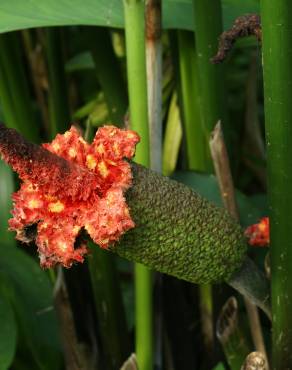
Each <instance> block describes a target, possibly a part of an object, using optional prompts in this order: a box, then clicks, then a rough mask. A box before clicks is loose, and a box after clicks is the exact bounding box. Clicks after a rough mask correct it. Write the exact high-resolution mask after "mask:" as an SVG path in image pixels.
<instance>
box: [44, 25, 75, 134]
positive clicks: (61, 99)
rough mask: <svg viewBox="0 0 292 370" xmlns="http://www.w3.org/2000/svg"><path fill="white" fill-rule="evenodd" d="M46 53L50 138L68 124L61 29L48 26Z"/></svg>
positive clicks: (64, 128) (64, 129)
mask: <svg viewBox="0 0 292 370" xmlns="http://www.w3.org/2000/svg"><path fill="white" fill-rule="evenodd" d="M45 32H46V55H47V62H48V75H49V76H48V77H49V111H50V131H51V132H50V134H51V138H53V137H55V136H56V135H57V133H59V132H64V131H66V129H67V128H68V127H69V124H70V112H69V103H68V95H67V91H68V89H67V81H66V75H65V69H64V58H63V50H62V42H61V29H59V28H48V29H46V30H45Z"/></svg>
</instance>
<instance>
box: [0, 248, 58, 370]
mask: <svg viewBox="0 0 292 370" xmlns="http://www.w3.org/2000/svg"><path fill="white" fill-rule="evenodd" d="M1 248H2V250H5V253H2V254H1V259H0V285H1V287H2V291H4V292H5V293H6V295H7V297H9V298H10V299H11V303H12V306H13V308H14V310H15V313H16V318H17V321H18V325H19V330H20V332H21V335H22V336H23V337H24V339H25V344H26V346H27V347H28V348H29V349H30V351H31V353H32V355H33V358H34V360H35V361H36V363H37V364H38V367H39V369H41V370H51V369H54V370H55V369H56V370H57V369H59V365H60V353H61V350H60V341H59V337H58V327H57V320H56V316H55V312H54V310H53V299H52V294H53V293H52V286H51V284H50V282H49V279H48V276H47V274H45V272H44V271H42V270H41V268H40V267H39V265H38V264H37V263H36V262H35V261H34V260H33V259H32V258H31V257H30V256H28V255H26V253H25V252H23V251H22V250H19V249H17V248H16V247H14V246H12V245H10V244H6V245H4V244H1Z"/></svg>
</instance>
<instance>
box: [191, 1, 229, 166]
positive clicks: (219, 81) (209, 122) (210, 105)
mask: <svg viewBox="0 0 292 370" xmlns="http://www.w3.org/2000/svg"><path fill="white" fill-rule="evenodd" d="M193 5H194V20H195V42H196V51H197V57H198V66H199V71H200V90H201V101H200V104H201V109H202V120H203V125H204V127H205V131H206V135H207V137H209V134H210V132H211V131H212V129H213V127H214V125H215V124H216V122H218V120H221V121H222V122H223V127H225V119H226V108H225V106H226V104H225V102H224V89H223V83H224V82H223V77H222V72H223V70H222V66H220V65H219V66H218V65H216V66H215V65H213V64H211V63H210V58H211V57H212V56H213V55H215V54H216V51H217V45H218V38H219V36H220V34H221V32H222V11H221V1H220V0H193ZM218 67H219V68H218ZM208 168H209V169H211V168H212V161H211V157H209V164H208ZM210 172H211V171H210Z"/></svg>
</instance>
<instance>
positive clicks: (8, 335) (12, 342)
mask: <svg viewBox="0 0 292 370" xmlns="http://www.w3.org/2000/svg"><path fill="white" fill-rule="evenodd" d="M0 323H1V330H0V370H7V369H9V368H10V367H9V366H10V365H11V362H12V360H13V357H14V353H15V348H16V338H17V327H16V322H15V318H14V313H13V310H12V307H11V304H10V303H9V301H8V300H7V299H4V297H0Z"/></svg>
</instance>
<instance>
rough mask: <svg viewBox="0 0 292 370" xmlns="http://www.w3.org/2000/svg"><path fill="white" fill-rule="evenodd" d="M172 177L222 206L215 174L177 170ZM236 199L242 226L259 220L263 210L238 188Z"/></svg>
mask: <svg viewBox="0 0 292 370" xmlns="http://www.w3.org/2000/svg"><path fill="white" fill-rule="evenodd" d="M172 178H173V179H175V180H177V181H179V182H182V183H184V184H185V185H187V186H189V187H190V188H192V189H194V190H195V191H197V192H198V193H199V194H201V195H202V196H203V197H204V198H207V199H208V200H210V201H211V202H213V203H215V204H216V205H218V206H221V207H222V200H221V195H220V191H219V187H218V183H217V179H216V177H215V176H214V175H206V174H201V173H198V172H194V171H179V172H175V174H174V175H173V176H172ZM236 200H237V204H238V208H239V213H240V221H241V224H242V226H244V227H246V226H249V225H251V224H253V223H255V222H257V221H258V220H259V218H260V217H261V215H262V212H261V211H260V209H258V208H257V207H256V206H255V205H254V204H253V202H252V201H251V200H250V199H249V198H248V197H247V196H246V195H244V194H242V193H241V192H240V191H238V190H236Z"/></svg>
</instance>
